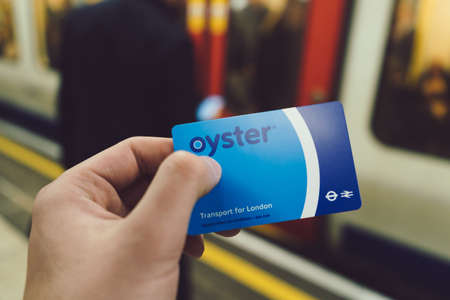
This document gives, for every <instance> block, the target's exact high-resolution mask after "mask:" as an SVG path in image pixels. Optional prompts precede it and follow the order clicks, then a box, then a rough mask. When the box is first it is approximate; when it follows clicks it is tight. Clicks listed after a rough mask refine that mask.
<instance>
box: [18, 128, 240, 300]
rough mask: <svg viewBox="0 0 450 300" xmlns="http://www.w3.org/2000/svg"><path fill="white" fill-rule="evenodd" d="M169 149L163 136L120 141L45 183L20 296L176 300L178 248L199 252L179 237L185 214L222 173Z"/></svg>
mask: <svg viewBox="0 0 450 300" xmlns="http://www.w3.org/2000/svg"><path fill="white" fill-rule="evenodd" d="M172 152H173V145H172V140H171V139H163V138H149V137H148V138H146V137H137V138H131V139H127V140H125V141H123V142H121V143H119V144H117V145H115V146H114V147H111V148H109V149H107V150H105V151H103V152H101V153H99V154H97V155H96V156H94V157H92V158H90V159H88V160H86V161H84V162H83V163H81V164H79V165H77V166H75V167H73V168H72V169H70V170H68V171H66V172H65V173H63V174H62V175H61V176H60V177H59V178H58V179H56V180H55V181H54V182H52V183H50V184H49V185H48V186H46V187H44V188H43V189H42V190H41V191H40V192H39V194H38V195H37V197H36V201H35V205H34V208H33V225H32V230H31V236H30V245H29V254H28V255H29V256H28V273H27V283H26V287H25V296H24V299H33V300H37V299H45V300H52V299H77V300H79V299H83V300H89V299H96V300H99V299H108V300H113V299H133V300H136V299H146V300H147V299H158V300H163V299H175V297H176V292H177V283H178V275H179V264H178V262H179V259H180V257H181V254H182V252H183V249H184V251H185V252H186V253H188V254H190V255H192V256H197V257H198V256H201V254H202V252H203V240H202V237H201V236H188V237H187V238H186V232H187V227H188V222H189V217H190V214H191V211H192V208H193V206H194V204H195V203H196V201H197V200H198V198H200V197H201V196H203V195H204V194H206V193H208V192H209V191H210V190H211V189H212V188H213V187H214V186H215V185H216V184H217V183H218V181H219V179H220V176H221V168H220V166H219V165H218V164H217V162H215V161H214V160H213V159H211V158H209V157H198V156H195V155H192V154H190V153H187V152H176V153H172ZM237 232H238V231H230V232H223V233H222V235H226V236H231V235H234V234H236V233H237Z"/></svg>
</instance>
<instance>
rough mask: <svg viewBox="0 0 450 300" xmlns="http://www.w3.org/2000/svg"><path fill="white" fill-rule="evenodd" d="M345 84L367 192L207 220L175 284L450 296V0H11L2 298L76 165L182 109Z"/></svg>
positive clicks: (320, 93)
mask: <svg viewBox="0 0 450 300" xmlns="http://www.w3.org/2000/svg"><path fill="white" fill-rule="evenodd" d="M332 100H339V101H341V102H342V103H343V105H344V108H345V111H346V117H347V122H348V129H349V134H350V140H351V143H352V148H353V154H354V159H355V165H356V169H357V174H358V179H359V183H360V189H361V195H362V202H363V206H362V208H361V209H360V210H358V211H354V212H348V213H342V214H337V215H331V216H324V217H317V218H313V219H306V220H301V221H295V222H286V223H281V224H273V225H265V226H258V227H254V228H248V229H247V230H245V231H244V232H243V233H242V234H241V235H239V236H238V237H236V238H232V239H227V240H223V239H221V238H218V237H217V236H208V237H206V239H207V245H206V252H205V255H204V257H203V258H202V259H201V260H199V261H191V260H190V259H188V258H185V259H183V262H182V264H183V270H184V272H183V276H182V278H183V279H182V282H181V287H180V294H179V299H213V298H214V299H242V298H244V297H245V298H246V299H386V298H393V299H449V298H450V287H449V286H448V280H449V278H450V160H449V159H450V2H449V1H447V0H398V1H393V0H377V1H372V0H353V1H351V0H333V1H327V0H229V1H228V0H187V1H182V0H104V1H99V0H95V1H94V0H91V1H88V0H0V299H1V300H3V299H8V300H9V299H20V298H21V296H22V290H23V286H24V280H25V271H26V270H25V269H26V251H27V250H26V249H27V237H28V231H29V227H30V217H31V207H32V204H33V198H34V196H35V194H36V193H37V191H39V189H40V188H41V187H42V186H44V185H45V184H47V183H49V182H50V181H51V180H52V179H54V178H56V177H57V176H58V175H59V174H60V173H61V172H62V171H63V170H64V169H65V168H67V167H70V166H72V165H74V164H76V163H77V162H79V161H81V160H83V159H85V158H87V157H89V156H91V155H92V154H94V153H96V152H98V151H101V150H102V149H104V148H106V147H108V146H110V145H113V144H114V143H116V142H117V141H120V140H121V139H124V138H126V137H128V136H133V135H154V136H170V128H171V127H172V126H173V125H174V124H177V123H184V122H190V121H195V120H205V119H213V118H220V117H226V116H232V115H237V114H243V113H252V112H258V111H265V110H270V109H278V108H283V107H290V106H301V105H308V104H315V103H321V102H326V101H332Z"/></svg>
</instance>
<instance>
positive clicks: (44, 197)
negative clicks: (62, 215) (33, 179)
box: [32, 183, 53, 218]
mask: <svg viewBox="0 0 450 300" xmlns="http://www.w3.org/2000/svg"><path fill="white" fill-rule="evenodd" d="M52 194H53V192H52V184H51V183H50V184H47V185H46V186H44V187H43V188H41V189H40V191H39V192H38V193H37V195H36V198H35V200H34V203H33V208H32V216H33V218H36V217H38V216H40V215H41V214H42V212H45V211H47V210H48V209H49V207H50V206H51V205H52V203H51V202H52V199H53V197H52Z"/></svg>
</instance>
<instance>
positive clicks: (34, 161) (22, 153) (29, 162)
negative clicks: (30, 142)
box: [0, 136, 64, 179]
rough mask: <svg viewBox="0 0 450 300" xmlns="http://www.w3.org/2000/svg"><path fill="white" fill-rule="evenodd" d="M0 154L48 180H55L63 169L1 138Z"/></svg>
mask: <svg viewBox="0 0 450 300" xmlns="http://www.w3.org/2000/svg"><path fill="white" fill-rule="evenodd" d="M0 152H1V153H3V154H4V155H5V156H7V157H9V158H11V159H13V160H15V161H16V162H18V163H20V164H22V165H25V166H27V167H28V168H30V169H32V170H34V171H36V172H38V173H40V174H41V175H44V176H45V177H47V178H48V179H55V178H56V177H58V176H59V175H60V174H61V173H62V172H64V168H63V167H62V166H61V165H59V164H57V163H55V162H53V161H51V160H49V159H47V158H45V157H43V156H41V155H39V154H37V153H36V152H33V151H31V150H28V149H26V148H24V147H22V146H20V145H18V144H16V143H14V142H12V141H10V140H8V139H6V138H5V137H2V136H0Z"/></svg>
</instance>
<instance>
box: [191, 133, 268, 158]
mask: <svg viewBox="0 0 450 300" xmlns="http://www.w3.org/2000/svg"><path fill="white" fill-rule="evenodd" d="M273 128H274V126H264V127H261V128H249V129H247V130H246V131H244V130H242V129H241V128H240V127H239V126H236V127H235V128H234V131H226V132H224V133H217V134H215V135H214V136H213V137H211V136H209V135H207V136H205V137H204V138H203V137H201V136H196V137H193V138H192V139H191V141H190V142H189V146H190V148H191V150H192V151H193V152H195V153H201V152H203V151H205V149H206V146H207V145H208V146H209V147H208V148H210V150H209V153H208V155H209V156H214V154H216V152H217V150H218V149H219V146H220V147H221V148H223V149H228V148H231V147H234V146H235V145H238V146H240V147H242V146H244V145H245V144H246V143H247V144H251V145H254V144H259V143H261V142H262V143H267V142H268V140H269V131H270V130H271V129H273Z"/></svg>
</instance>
